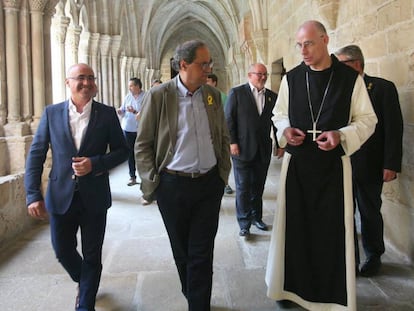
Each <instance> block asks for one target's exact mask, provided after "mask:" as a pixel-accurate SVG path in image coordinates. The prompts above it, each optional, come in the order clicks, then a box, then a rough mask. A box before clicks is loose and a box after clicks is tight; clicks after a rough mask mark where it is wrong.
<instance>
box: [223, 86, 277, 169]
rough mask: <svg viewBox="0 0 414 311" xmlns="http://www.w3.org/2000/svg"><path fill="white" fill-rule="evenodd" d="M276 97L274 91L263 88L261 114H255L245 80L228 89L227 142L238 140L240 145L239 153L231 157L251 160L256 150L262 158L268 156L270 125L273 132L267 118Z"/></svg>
mask: <svg viewBox="0 0 414 311" xmlns="http://www.w3.org/2000/svg"><path fill="white" fill-rule="evenodd" d="M276 98H277V94H276V93H274V92H273V91H271V90H269V89H266V91H265V104H264V107H263V111H262V114H261V115H259V112H258V111H257V106H256V101H255V99H254V96H253V93H252V91H251V89H250V85H249V83H246V84H243V85H239V86H236V87H234V88H232V89H231V90H230V92H229V96H228V97H227V102H226V105H225V114H226V121H227V126H228V128H229V132H230V143H231V144H238V145H239V149H240V155H239V156H232V157H233V158H235V159H238V160H241V161H251V160H253V158H254V157H255V156H256V154H257V152H259V153H260V156H261V159H262V161H264V162H267V161H269V160H270V157H271V154H272V139H271V138H270V130H271V129H272V128H273V130H274V132H276V128H275V127H274V126H273V123H272V120H271V119H272V116H273V113H272V111H273V108H274V106H275V103H276ZM275 134H276V133H275Z"/></svg>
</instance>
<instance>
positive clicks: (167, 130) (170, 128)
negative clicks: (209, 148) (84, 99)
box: [135, 77, 231, 199]
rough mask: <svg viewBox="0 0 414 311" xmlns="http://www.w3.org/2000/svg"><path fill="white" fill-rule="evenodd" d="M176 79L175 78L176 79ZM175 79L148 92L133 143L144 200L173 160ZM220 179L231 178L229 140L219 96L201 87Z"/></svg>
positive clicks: (175, 135)
mask: <svg viewBox="0 0 414 311" xmlns="http://www.w3.org/2000/svg"><path fill="white" fill-rule="evenodd" d="M177 78H178V77H177ZM177 78H174V79H172V80H170V81H167V82H165V83H163V84H161V85H160V86H157V87H155V88H152V89H150V90H149V91H148V92H147V94H146V96H145V98H144V100H143V104H142V106H143V108H142V110H141V120H140V124H139V126H138V132H137V140H136V142H135V159H136V162H137V168H138V172H139V175H140V178H141V181H142V182H141V191H142V192H143V197H144V199H152V198H153V194H154V191H155V189H156V188H157V186H158V184H159V173H160V172H161V171H162V169H164V168H165V167H166V166H167V165H168V163H169V162H170V161H171V160H172V158H173V155H174V147H175V144H176V141H177V122H178V99H177ZM201 91H202V94H203V99H204V104H205V107H206V111H207V117H208V121H209V125H210V132H211V135H212V137H211V138H212V142H213V147H214V153H215V155H216V158H217V167H218V169H219V174H220V177H221V178H222V179H223V181H224V183H225V184H227V181H228V177H229V174H230V169H231V163H230V137H229V133H228V129H227V125H226V121H225V118H224V111H223V106H222V102H221V95H220V92H219V91H218V90H217V89H216V88H214V87H211V86H209V85H203V86H201Z"/></svg>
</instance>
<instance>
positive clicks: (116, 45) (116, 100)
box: [111, 36, 124, 108]
mask: <svg viewBox="0 0 414 311" xmlns="http://www.w3.org/2000/svg"><path fill="white" fill-rule="evenodd" d="M120 51H121V36H112V44H111V56H112V68H113V71H112V74H113V79H112V81H113V85H112V92H111V93H112V94H111V95H112V97H111V101H112V106H114V107H116V108H118V107H119V106H121V104H122V100H123V96H124V94H122V93H121V92H120V90H121V84H120V79H119V74H120V72H121V70H120V68H119V64H120V61H119V53H120Z"/></svg>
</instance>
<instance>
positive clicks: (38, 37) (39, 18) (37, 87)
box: [29, 0, 48, 126]
mask: <svg viewBox="0 0 414 311" xmlns="http://www.w3.org/2000/svg"><path fill="white" fill-rule="evenodd" d="M47 1H48V0H30V1H29V4H30V10H31V11H30V15H31V26H32V27H31V34H32V38H31V39H32V40H31V43H32V83H33V108H34V109H33V121H34V125H35V126H36V125H37V124H38V123H39V120H40V117H41V116H42V112H43V109H44V107H45V84H44V81H45V68H44V42H43V10H44V8H45V6H46V4H47Z"/></svg>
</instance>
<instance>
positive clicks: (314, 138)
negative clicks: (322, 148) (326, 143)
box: [306, 122, 322, 141]
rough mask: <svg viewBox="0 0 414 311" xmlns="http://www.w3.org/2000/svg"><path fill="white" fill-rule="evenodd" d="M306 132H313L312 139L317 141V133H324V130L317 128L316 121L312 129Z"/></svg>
mask: <svg viewBox="0 0 414 311" xmlns="http://www.w3.org/2000/svg"><path fill="white" fill-rule="evenodd" d="M306 132H307V133H309V134H312V140H313V141H315V140H316V134H320V133H322V131H321V130H317V129H316V122H313V126H312V129H311V130H307V131H306Z"/></svg>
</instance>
